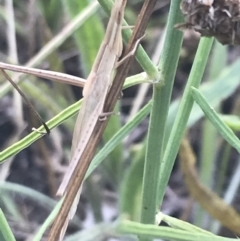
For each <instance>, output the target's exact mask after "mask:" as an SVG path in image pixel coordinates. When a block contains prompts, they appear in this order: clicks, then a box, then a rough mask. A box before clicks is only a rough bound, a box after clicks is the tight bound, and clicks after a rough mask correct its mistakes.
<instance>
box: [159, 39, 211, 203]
mask: <svg viewBox="0 0 240 241" xmlns="http://www.w3.org/2000/svg"><path fill="white" fill-rule="evenodd" d="M212 43H213V38H201V40H200V44H199V47H198V50H197V53H196V56H195V59H194V63H193V66H192V70H191V73H190V76H189V79H188V82H187V85H186V88H185V90H184V94H183V97H182V100H181V103H180V106H179V108H178V112H177V116H176V119H175V122H174V125H173V129H172V132H171V135H170V137H169V140H168V143H167V146H166V150H165V153H164V157H163V161H162V164H161V173H160V181H159V187H158V189H156V190H160V192H159V202H160V205H161V204H162V201H163V197H164V194H165V190H166V187H167V183H168V181H169V177H170V174H171V172H172V168H173V164H174V162H175V159H176V156H177V152H178V149H179V146H180V142H181V139H182V137H183V135H184V131H185V128H186V126H187V122H188V118H189V115H190V112H191V110H192V106H193V98H192V96H191V93H190V92H191V86H195V87H198V86H199V84H200V82H201V80H202V76H203V73H204V70H205V66H206V63H207V60H208V56H209V53H210V50H211V47H212Z"/></svg>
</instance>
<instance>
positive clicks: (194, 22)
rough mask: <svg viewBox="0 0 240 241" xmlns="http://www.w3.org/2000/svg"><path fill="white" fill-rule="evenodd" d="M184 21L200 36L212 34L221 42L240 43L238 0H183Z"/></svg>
mask: <svg viewBox="0 0 240 241" xmlns="http://www.w3.org/2000/svg"><path fill="white" fill-rule="evenodd" d="M181 11H182V13H183V15H184V17H185V23H181V24H178V25H177V26H176V27H177V28H180V29H186V28H188V29H194V30H195V31H197V32H199V33H200V34H201V35H202V36H208V37H211V36H214V37H216V39H217V40H218V41H219V42H220V43H222V44H233V45H240V0H183V1H182V3H181Z"/></svg>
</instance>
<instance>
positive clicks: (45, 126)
mask: <svg viewBox="0 0 240 241" xmlns="http://www.w3.org/2000/svg"><path fill="white" fill-rule="evenodd" d="M0 70H1V72H2V73H3V75H4V76H5V78H6V79H7V80H8V81H9V82H10V83H11V85H12V86H13V87H14V88H15V89H16V90H17V92H18V93H19V94H20V95H21V97H22V98H23V99H24V100H25V101H26V103H27V104H28V107H29V108H30V109H31V110H32V111H33V112H34V114H35V115H36V117H37V118H38V120H39V121H40V122H41V123H42V125H43V126H44V128H45V130H46V133H47V134H50V129H49V128H48V126H47V124H46V123H45V122H44V120H43V119H42V117H41V116H40V115H39V114H38V112H37V111H36V110H35V109H34V107H33V106H32V104H31V103H30V102H29V100H28V98H27V97H26V96H25V94H24V93H23V92H22V91H21V89H20V88H19V87H18V86H17V84H16V83H15V82H14V81H13V80H12V79H11V78H10V76H9V75H8V74H7V73H6V72H5V70H4V69H2V68H0Z"/></svg>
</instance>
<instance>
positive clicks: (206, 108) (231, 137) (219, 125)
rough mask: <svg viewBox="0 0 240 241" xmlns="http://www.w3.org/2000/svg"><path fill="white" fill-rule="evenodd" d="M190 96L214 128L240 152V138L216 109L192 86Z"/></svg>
mask: <svg viewBox="0 0 240 241" xmlns="http://www.w3.org/2000/svg"><path fill="white" fill-rule="evenodd" d="M191 89H192V96H193V98H194V100H195V101H196V102H197V104H198V105H199V106H200V107H201V109H202V111H203V112H204V113H205V115H206V117H207V118H208V119H209V120H210V121H211V123H212V124H213V126H214V127H215V128H216V130H217V131H218V132H219V133H220V134H221V135H222V137H223V138H224V139H225V140H226V141H227V142H228V143H229V144H230V145H231V146H233V147H234V148H236V149H237V151H238V152H240V140H239V139H238V138H237V136H236V135H235V134H234V132H233V131H232V130H231V129H230V128H229V127H228V126H227V125H226V124H225V123H224V122H223V121H222V120H221V118H220V117H219V116H218V114H217V113H216V111H215V110H214V109H213V108H212V107H211V106H210V105H209V104H208V103H207V101H206V99H205V98H204V96H203V95H202V94H201V93H200V91H198V90H197V89H196V88H194V87H192V88H191Z"/></svg>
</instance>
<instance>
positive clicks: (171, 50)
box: [141, 0, 183, 224]
mask: <svg viewBox="0 0 240 241" xmlns="http://www.w3.org/2000/svg"><path fill="white" fill-rule="evenodd" d="M180 2H181V1H180V0H175V1H172V2H171V6H170V12H169V18H168V25H167V32H166V39H165V42H164V46H163V52H162V54H161V59H160V63H159V69H160V71H161V82H160V83H159V84H155V85H154V86H153V98H152V99H153V107H152V111H151V117H150V124H149V132H148V140H147V148H146V157H145V166H144V176H143V197H142V209H141V222H142V223H149V224H153V223H154V222H155V213H156V208H157V206H158V198H157V196H158V194H157V190H158V182H159V174H160V164H161V161H160V160H161V158H162V156H163V153H162V151H163V145H164V132H165V124H166V119H167V115H168V110H169V104H170V98H171V93H172V87H173V83H174V79H175V73H176V69H177V64H178V59H179V53H180V49H181V45H182V36H183V34H182V32H181V31H178V30H176V29H174V26H175V24H176V23H178V22H180V21H181V19H182V14H181V11H180V8H179V5H180ZM173 43H174V44H173ZM169 63H171V64H169Z"/></svg>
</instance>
